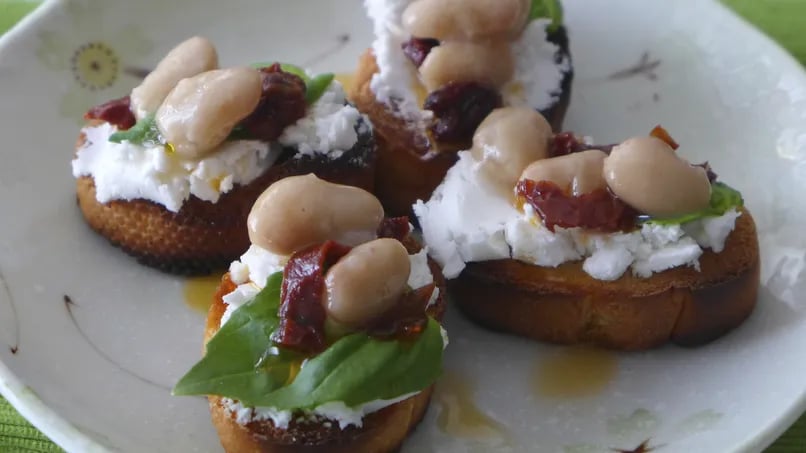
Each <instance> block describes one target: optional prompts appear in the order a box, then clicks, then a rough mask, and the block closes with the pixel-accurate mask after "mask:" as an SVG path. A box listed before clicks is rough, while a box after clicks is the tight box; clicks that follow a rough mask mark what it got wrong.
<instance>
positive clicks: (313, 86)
mask: <svg viewBox="0 0 806 453" xmlns="http://www.w3.org/2000/svg"><path fill="white" fill-rule="evenodd" d="M334 78H335V75H334V74H333V73H330V72H328V73H325V74H319V75H318V76H316V77H314V78H313V79H311V81H310V82H309V83H308V84H307V85H306V87H305V102H307V103H308V105H311V104H313V103H314V102H316V101H318V100H319V98H320V97H322V94H324V92H325V90H327V87H329V86H330V83H331V82H333V79H334Z"/></svg>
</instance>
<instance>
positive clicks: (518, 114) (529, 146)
mask: <svg viewBox="0 0 806 453" xmlns="http://www.w3.org/2000/svg"><path fill="white" fill-rule="evenodd" d="M551 137H552V132H551V125H549V123H548V121H546V119H545V118H543V115H541V114H540V113H538V112H536V111H535V110H534V109H532V108H530V107H505V108H501V109H496V110H493V112H492V113H490V115H488V116H487V118H485V119H484V121H482V122H481V124H480V125H479V127H478V129H476V133H475V134H474V135H473V148H472V153H473V157H474V158H475V159H476V160H477V161H479V162H481V169H480V171H481V174H482V175H483V176H484V177H485V178H486V179H487V180H488V181H490V182H492V183H493V184H494V186H496V187H497V188H498V189H500V190H501V191H502V192H504V193H512V190H513V188H514V187H515V183H517V182H518V178H519V177H520V175H521V172H523V170H524V169H525V168H526V166H527V165H529V164H530V163H531V162H534V161H536V160H538V159H545V158H547V157H548V155H549V140H550V139H551Z"/></svg>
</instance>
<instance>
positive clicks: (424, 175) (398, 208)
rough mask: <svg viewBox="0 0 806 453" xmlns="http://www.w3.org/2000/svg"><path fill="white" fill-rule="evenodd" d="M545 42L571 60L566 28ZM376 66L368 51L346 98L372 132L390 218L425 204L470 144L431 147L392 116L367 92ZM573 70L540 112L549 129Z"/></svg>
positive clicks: (378, 182)
mask: <svg viewBox="0 0 806 453" xmlns="http://www.w3.org/2000/svg"><path fill="white" fill-rule="evenodd" d="M549 40H550V41H551V42H553V43H555V44H557V45H558V46H559V49H560V50H559V53H558V55H557V56H556V58H557V60H558V61H561V60H562V59H564V58H569V59H570V53H569V47H568V36H567V34H566V31H565V29H564V28H562V27H561V28H560V29H559V30H558V31H557V32H554V33H552V34H551V35H550V37H549ZM378 70H379V69H378V65H377V63H376V61H375V56H374V54H373V53H372V50H371V49H368V50H367V51H366V52H364V54H363V55H362V56H361V58H360V59H359V62H358V69H357V70H356V73H355V77H354V79H353V80H354V81H353V84H352V87H351V88H350V91H349V93H348V96H349V97H350V100H351V101H352V102H353V103H354V104H355V106H356V108H358V110H360V111H361V112H362V113H364V114H365V115H367V116H368V117H369V119H370V120H371V121H372V124H373V126H374V128H375V139H376V141H377V143H378V168H377V171H376V178H375V191H376V192H375V195H376V196H377V197H378V199H380V200H381V203H383V206H384V208H385V209H386V212H387V214H388V215H390V216H402V215H409V214H410V213H411V206H412V205H413V204H414V202H415V201H417V200H428V199H429V198H431V193H432V192H433V191H434V189H435V188H436V187H437V186H438V185H439V183H440V182H442V179H443V178H444V177H445V173H447V172H448V169H449V168H450V167H451V166H453V164H454V163H455V162H456V159H457V157H456V153H455V151H459V150H463V149H469V148H470V146H471V141H470V140H467V141H466V142H464V143H452V144H450V145H445V144H440V152H434V151H432V150H433V149H434V147H433V146H432V143H431V138H430V137H429V136H428V134H425V133H422V132H421V131H418V130H416V128H415V127H413V125H411V124H408V123H407V122H406V121H405V120H404V119H402V118H400V117H399V116H396V115H395V114H394V112H392V111H391V110H390V109H389V107H388V106H387V105H386V104H383V103H380V102H377V101H376V99H375V94H374V93H373V92H372V89H371V88H370V81H371V80H372V76H373V75H375V74H376V73H377V72H378ZM572 79H573V72H572V71H570V70H569V71H568V72H566V73H565V76H564V77H563V80H562V82H561V85H560V90H561V92H560V95H559V97H558V100H557V102H556V103H554V104H553V105H551V106H550V107H549V108H547V109H545V110H543V111H541V112H540V113H542V114H543V116H544V117H546V119H547V120H548V122H549V124H551V126H552V129H554V130H555V131H560V130H561V129H562V123H563V119H564V118H565V112H566V110H567V109H568V104H569V102H570V101H571V81H572Z"/></svg>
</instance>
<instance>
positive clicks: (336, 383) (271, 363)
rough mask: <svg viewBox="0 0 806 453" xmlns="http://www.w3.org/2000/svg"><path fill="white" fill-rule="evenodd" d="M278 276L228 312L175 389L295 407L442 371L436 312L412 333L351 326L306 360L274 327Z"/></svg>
mask: <svg viewBox="0 0 806 453" xmlns="http://www.w3.org/2000/svg"><path fill="white" fill-rule="evenodd" d="M281 280H282V277H281V275H280V274H274V275H272V277H270V279H269V283H268V284H267V285H266V288H264V289H263V290H262V291H261V292H260V293H259V294H258V295H257V296H256V297H255V299H254V300H252V301H250V302H248V303H246V304H244V305H243V306H242V307H241V308H239V309H238V310H236V311H235V312H234V313H233V314H232V317H231V318H230V320H229V321H228V322H227V323H226V324H224V326H222V327H221V330H219V332H218V333H217V334H216V335H215V336H214V337H213V338H212V339H211V340H210V342H209V343H208V344H207V354H206V355H205V357H204V358H203V359H202V360H201V361H200V362H199V363H197V364H196V365H195V366H194V367H193V368H192V369H191V370H190V372H188V373H187V374H186V375H185V376H184V377H182V379H181V380H180V381H179V383H177V384H176V387H175V388H174V391H173V393H174V394H175V395H211V394H212V395H221V396H226V397H229V398H233V399H237V400H239V401H241V402H242V403H243V404H244V405H246V406H270V407H274V408H276V409H278V410H292V411H294V410H304V409H313V408H315V407H317V406H319V405H322V404H325V403H328V402H336V401H340V402H343V403H344V404H345V405H347V406H348V407H355V406H358V405H360V404H363V403H367V402H369V401H374V400H378V399H393V398H396V397H399V396H402V395H405V394H408V393H413V392H417V391H420V390H422V389H424V388H426V387H428V386H429V385H431V384H432V383H434V381H436V379H437V378H438V377H439V374H440V373H441V365H442V350H443V344H442V341H443V340H442V335H441V332H440V326H439V323H437V322H436V321H435V320H433V319H429V322H428V324H427V326H426V328H425V329H424V331H423V332H422V333H421V334H420V335H419V336H418V337H417V338H416V339H415V340H413V341H398V340H380V339H376V338H373V337H370V336H369V335H367V334H366V333H363V332H362V333H354V334H350V335H347V336H344V337H342V338H340V339H338V340H337V341H336V342H335V343H333V344H332V345H330V346H329V347H328V348H327V349H326V350H325V351H323V352H322V353H320V354H318V355H316V356H314V357H312V358H309V359H307V360H305V361H304V362H302V357H301V356H299V355H297V354H296V353H294V352H290V351H286V350H283V349H282V348H278V347H276V346H275V345H274V344H273V343H272V342H271V333H272V331H273V330H274V329H276V328H277V325H278V322H279V319H278V317H277V309H278V307H279V304H280V285H281ZM300 365H301V369H300Z"/></svg>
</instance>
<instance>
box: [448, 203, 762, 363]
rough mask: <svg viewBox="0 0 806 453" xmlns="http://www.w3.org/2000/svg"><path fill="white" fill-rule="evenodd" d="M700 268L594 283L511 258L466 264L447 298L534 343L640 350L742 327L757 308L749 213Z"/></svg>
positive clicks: (693, 342)
mask: <svg viewBox="0 0 806 453" xmlns="http://www.w3.org/2000/svg"><path fill="white" fill-rule="evenodd" d="M700 268H701V270H700V271H697V270H696V269H693V268H691V267H676V268H673V269H669V270H666V271H664V272H660V273H657V274H653V275H652V276H651V277H649V278H639V277H635V276H633V275H632V274H630V273H629V272H628V273H625V274H624V275H623V276H622V277H621V278H619V279H618V280H616V281H612V282H608V281H602V280H596V279H594V278H592V277H591V276H589V275H588V274H586V273H585V272H584V271H583V270H582V262H580V261H575V262H568V263H564V264H562V265H560V266H558V267H556V268H552V267H540V266H533V265H530V264H526V263H523V262H520V261H516V260H511V259H510V260H497V261H487V262H479V263H468V264H467V267H466V268H465V270H464V271H463V272H462V274H461V275H460V276H459V278H457V279H456V280H454V281H452V282H451V285H450V290H451V295H452V298H453V300H454V301H455V302H456V304H457V305H458V306H459V308H460V309H461V310H462V311H464V312H465V313H466V314H467V315H468V316H469V317H470V318H472V319H473V320H474V321H476V322H477V323H479V324H481V325H484V326H487V327H490V328H493V329H496V330H502V331H505V332H511V333H515V334H518V335H522V336H525V337H530V338H534V339H536V340H541V341H546V342H551V343H562V344H577V343H587V344H593V345H596V346H602V347H606V348H613V349H621V350H641V349H648V348H652V347H655V346H659V345H661V344H664V343H666V342H672V343H675V344H678V345H681V346H697V345H701V344H704V343H707V342H709V341H712V340H714V339H716V338H718V337H720V336H722V335H724V334H725V333H727V332H728V331H730V330H731V329H733V328H735V327H736V326H738V325H739V324H741V323H742V322H743V321H744V320H745V319H746V318H747V317H748V316H749V315H750V313H751V312H752V311H753V308H754V307H755V305H756V298H757V295H758V285H759V251H758V238H757V236H756V227H755V223H754V222H753V218H752V217H751V215H750V213H749V212H748V211H747V210H743V211H742V215H741V216H740V217H739V218H738V219H737V220H736V228H735V229H734V230H733V232H732V233H731V234H730V236H729V237H728V239H727V242H726V244H725V249H724V250H723V251H722V252H721V253H714V252H713V251H711V250H706V251H705V252H704V253H703V254H702V256H701V257H700Z"/></svg>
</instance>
